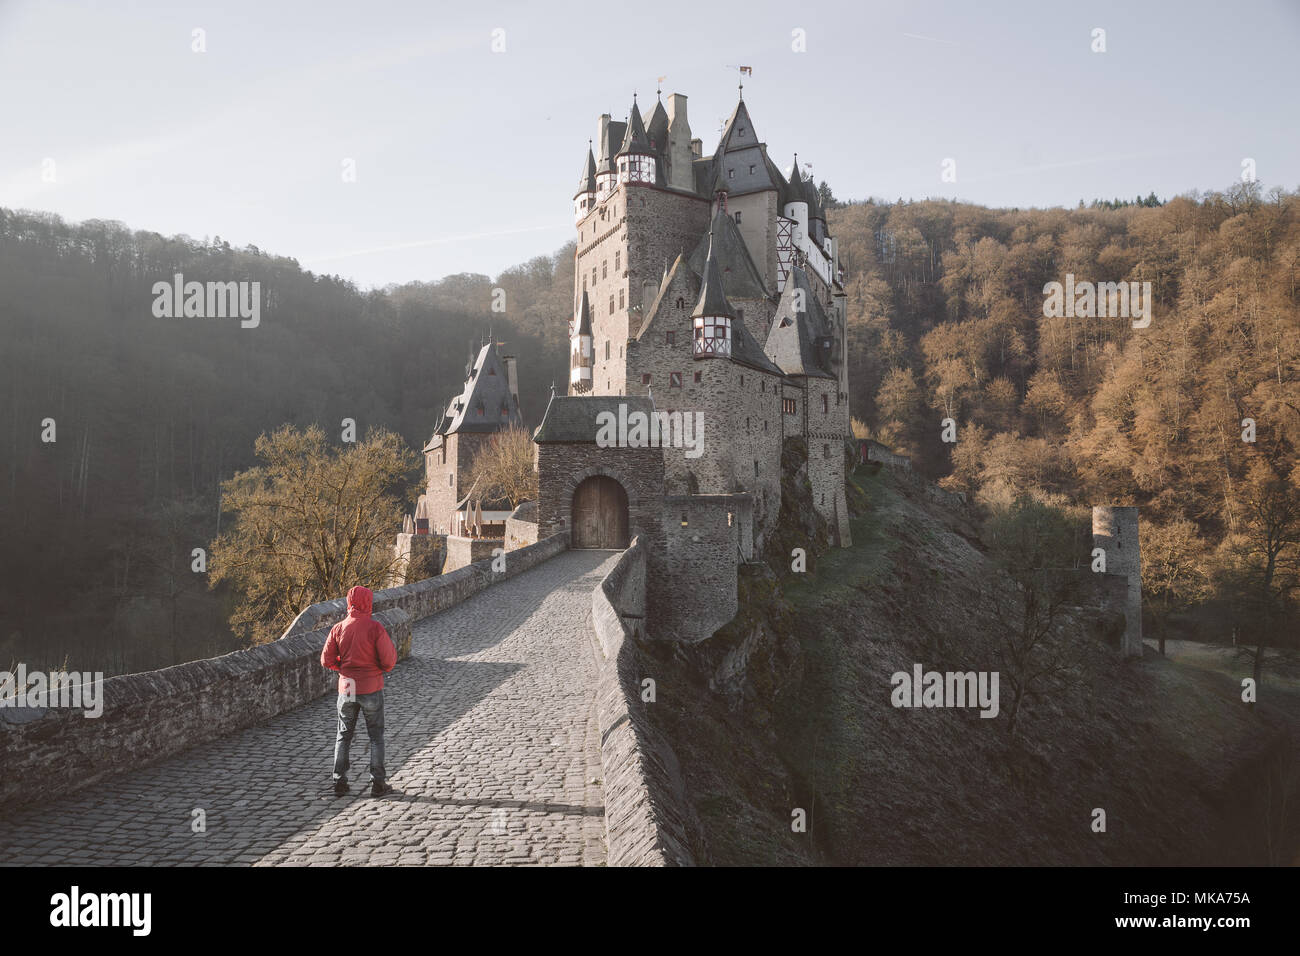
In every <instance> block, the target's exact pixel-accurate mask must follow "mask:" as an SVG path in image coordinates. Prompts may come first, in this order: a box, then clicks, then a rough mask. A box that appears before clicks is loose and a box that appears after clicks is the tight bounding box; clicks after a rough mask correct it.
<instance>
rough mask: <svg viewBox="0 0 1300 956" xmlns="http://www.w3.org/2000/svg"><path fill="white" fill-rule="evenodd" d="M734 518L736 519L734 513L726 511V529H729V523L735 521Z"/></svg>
mask: <svg viewBox="0 0 1300 956" xmlns="http://www.w3.org/2000/svg"><path fill="white" fill-rule="evenodd" d="M735 517H736V514H735V512H733V511H728V512H727V527H728V528H730V527H731V522H732V521H733V520H734V519H735Z"/></svg>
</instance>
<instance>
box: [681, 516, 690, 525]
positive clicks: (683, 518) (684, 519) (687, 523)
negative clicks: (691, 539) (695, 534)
mask: <svg viewBox="0 0 1300 956" xmlns="http://www.w3.org/2000/svg"><path fill="white" fill-rule="evenodd" d="M689 524H690V522H689V521H687V520H686V515H685V513H683V514H682V527H683V528H685V527H686V526H687V525H689Z"/></svg>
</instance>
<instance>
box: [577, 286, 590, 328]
mask: <svg viewBox="0 0 1300 956" xmlns="http://www.w3.org/2000/svg"><path fill="white" fill-rule="evenodd" d="M578 334H579V335H591V305H590V304H589V303H588V302H587V290H586V289H583V290H582V299H581V300H580V301H579V302H578Z"/></svg>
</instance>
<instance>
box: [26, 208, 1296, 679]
mask: <svg viewBox="0 0 1300 956" xmlns="http://www.w3.org/2000/svg"><path fill="white" fill-rule="evenodd" d="M828 199H829V197H828ZM828 205H829V206H831V208H830V211H829V218H830V221H829V226H830V231H831V232H832V234H833V235H836V236H838V237H839V241H840V243H841V246H840V248H841V258H842V261H843V266H844V269H845V277H846V283H847V291H848V294H849V321H850V329H849V335H850V343H849V361H850V387H851V403H852V409H853V414H854V416H855V417H856V418H857V419H859V420H860V423H861V427H862V428H863V429H865V430H867V431H870V432H871V433H872V434H874V435H876V436H877V437H879V438H880V439H881V440H882V441H884V442H885V443H887V444H889V445H891V446H893V447H895V448H897V449H898V450H900V451H903V452H906V453H909V454H912V455H913V456H914V458H915V459H916V461H917V464H918V466H919V467H921V468H922V469H923V470H924V471H926V472H927V473H929V474H930V475H931V476H933V477H940V476H947V477H946V478H945V481H947V482H948V483H950V484H954V485H956V486H958V487H960V488H963V489H965V490H968V491H971V492H973V493H976V494H977V495H978V496H980V497H982V498H984V499H994V500H996V499H1002V500H1005V499H1007V498H1008V497H1010V496H1012V495H1014V494H1015V493H1017V492H1020V491H1030V490H1034V491H1039V492H1046V493H1048V494H1049V495H1057V496H1059V497H1060V498H1061V500H1063V501H1064V500H1068V501H1072V502H1077V503H1083V504H1089V503H1092V502H1103V501H1104V502H1114V503H1124V502H1126V501H1127V502H1131V503H1137V504H1141V505H1143V506H1144V518H1145V519H1147V520H1148V521H1149V522H1151V529H1150V530H1151V532H1152V535H1154V538H1155V539H1159V538H1160V536H1161V535H1162V534H1163V535H1165V537H1166V538H1167V539H1168V541H1167V543H1168V547H1169V549H1171V550H1170V553H1171V554H1174V553H1176V554H1178V555H1183V556H1187V557H1188V560H1189V561H1191V562H1193V563H1194V564H1195V565H1196V567H1195V571H1196V580H1197V581H1198V582H1199V584H1198V587H1199V588H1200V590H1199V591H1198V592H1197V593H1198V594H1199V595H1200V596H1204V594H1205V593H1208V592H1209V591H1212V590H1213V589H1214V588H1215V587H1219V586H1221V585H1222V583H1223V582H1224V581H1229V580H1232V577H1231V575H1230V574H1229V571H1231V570H1233V569H1234V568H1235V569H1236V570H1238V571H1239V570H1241V564H1242V562H1243V561H1247V562H1248V561H1249V560H1250V559H1249V557H1248V556H1246V553H1245V552H1243V551H1242V550H1241V549H1240V548H1238V549H1236V550H1232V548H1231V547H1230V545H1231V543H1232V538H1233V535H1234V534H1237V533H1240V532H1242V531H1243V530H1245V526H1246V524H1248V523H1249V521H1250V520H1251V509H1252V507H1254V505H1255V504H1257V503H1258V501H1259V500H1260V499H1259V494H1260V493H1261V492H1260V489H1261V488H1264V487H1265V485H1267V482H1268V481H1269V480H1270V479H1269V476H1273V477H1274V478H1280V479H1283V480H1289V481H1290V485H1289V487H1291V488H1292V489H1294V481H1295V478H1296V477H1297V476H1296V475H1294V474H1292V472H1291V470H1292V468H1293V467H1294V465H1295V462H1296V450H1297V447H1296V446H1297V440H1298V436H1300V387H1298V385H1297V383H1298V382H1300V197H1298V196H1297V195H1296V194H1294V193H1285V192H1280V191H1276V190H1275V191H1273V192H1271V193H1268V194H1264V193H1263V192H1262V191H1261V190H1260V188H1259V187H1258V186H1257V185H1254V184H1239V185H1238V186H1236V187H1235V188H1233V189H1230V190H1228V191H1227V192H1225V193H1222V194H1220V193H1212V194H1209V195H1206V196H1202V197H1193V198H1185V197H1180V198H1175V199H1173V200H1170V201H1168V202H1167V203H1165V204H1164V205H1157V204H1156V203H1155V201H1154V198H1152V199H1148V200H1142V201H1141V202H1140V203H1135V204H1132V205H1124V204H1120V203H1111V202H1107V203H1104V204H1094V206H1093V207H1092V208H1078V209H1046V210H1028V211H1020V210H994V209H986V208H983V207H979V206H973V205H969V204H962V203H953V202H941V201H926V202H907V203H904V202H898V203H894V204H889V203H878V202H866V203H853V204H848V205H843V204H837V203H834V202H833V200H831V201H828ZM572 253H573V247H572V244H570V245H568V246H566V247H564V248H562V249H560V250H559V251H558V252H557V253H556V254H555V255H553V256H541V257H538V258H536V259H534V260H532V261H531V262H529V263H528V264H526V265H523V266H520V267H517V268H514V269H511V270H508V271H507V272H505V273H503V274H502V275H500V276H498V277H496V279H495V280H493V279H489V278H488V277H487V276H481V275H461V276H452V277H448V278H445V279H442V280H441V281H437V282H416V283H411V284H408V285H405V286H401V287H396V288H390V289H387V290H382V291H370V292H362V291H360V290H358V289H357V288H355V287H354V286H353V285H351V284H350V283H347V282H344V281H341V280H339V279H337V278H331V277H323V276H316V275H313V274H311V273H309V272H306V271H304V270H302V269H301V268H300V267H299V266H298V264H297V263H296V262H295V261H294V260H292V259H287V258H282V257H278V256H273V255H269V254H267V253H264V252H262V251H260V250H258V249H256V248H251V247H250V248H247V249H233V248H231V247H230V246H229V245H228V244H227V243H224V242H222V241H221V240H220V239H214V240H211V241H207V240H205V241H197V240H193V239H190V238H188V237H184V236H180V237H163V236H160V235H157V234H155V233H144V232H131V231H130V230H128V229H126V228H125V227H124V226H123V225H121V224H120V223H116V222H96V221H92V222H86V223H82V224H79V225H71V224H66V223H64V222H62V221H61V220H59V219H58V218H57V217H55V216H51V215H48V214H42V213H30V212H9V211H5V210H0V337H2V338H0V340H2V341H3V343H4V346H3V347H4V356H5V359H6V361H5V363H4V364H5V370H6V375H5V381H4V382H3V384H0V390H3V395H4V400H5V403H6V407H5V414H4V420H3V424H2V426H0V427H3V429H4V431H5V433H6V435H5V438H4V442H5V449H6V455H5V458H6V464H5V474H4V475H3V479H4V484H3V488H0V526H3V527H4V529H5V546H4V547H3V549H0V657H4V658H11V659H15V660H17V659H21V660H25V661H28V662H29V663H32V662H33V660H34V658H36V657H41V658H42V659H43V658H44V656H45V655H46V654H48V653H52V654H56V655H58V656H59V657H60V658H61V657H62V653H64V652H67V653H70V654H72V655H73V663H74V664H78V663H79V664H80V666H82V667H85V668H91V667H96V666H102V667H105V668H106V669H113V670H122V669H139V668H142V667H151V666H160V665H163V664H167V663H171V658H170V656H169V655H174V654H176V653H177V651H176V648H175V640H176V634H177V632H178V631H179V632H181V633H182V634H183V636H184V640H185V642H187V643H186V645H185V647H184V648H183V649H182V651H181V652H180V653H181V656H182V657H192V656H198V655H199V654H204V653H212V652H213V650H214V649H215V648H218V647H221V646H222V642H226V643H227V644H228V643H229V641H230V640H231V639H230V637H229V634H228V632H227V631H226V628H225V623H224V622H225V619H226V617H227V614H226V613H225V612H224V611H223V610H221V609H220V608H215V607H214V606H213V604H212V602H214V601H217V600H218V597H214V596H213V595H211V594H210V593H207V592H205V591H203V589H202V588H201V587H200V588H196V587H194V578H195V577H196V576H194V575H190V574H188V564H187V561H188V554H189V549H190V548H191V547H194V546H199V545H201V544H203V543H206V542H208V541H210V540H212V538H213V537H214V536H215V533H216V531H217V521H218V518H219V516H218V513H217V497H216V490H217V487H218V483H219V481H220V480H221V479H224V478H228V477H230V476H231V475H232V474H233V473H234V472H235V471H236V470H239V469H243V468H247V467H248V466H249V465H251V464H252V463H253V441H254V439H255V438H256V437H257V435H258V434H260V433H261V432H263V431H267V430H269V429H272V428H274V427H275V426H277V425H280V424H282V423H285V422H291V423H296V424H307V423H310V422H319V423H321V424H322V425H324V426H325V427H326V428H327V430H328V431H330V432H331V433H334V434H337V429H338V427H339V422H340V421H341V420H342V419H343V418H345V417H347V418H353V419H355V420H356V422H357V425H358V428H359V430H360V431H362V432H364V430H365V429H366V428H367V427H368V426H370V425H383V426H387V427H389V428H391V429H393V430H395V431H398V432H400V433H401V434H402V435H403V436H404V437H405V438H406V440H407V441H408V442H409V443H410V444H411V446H412V447H417V448H418V447H419V445H420V444H421V443H422V442H423V441H424V440H426V439H427V438H428V436H429V433H430V431H431V429H432V427H433V424H434V422H435V420H436V418H437V416H438V414H439V413H440V411H441V410H442V407H443V403H444V402H445V401H446V400H447V398H448V397H449V396H450V395H451V394H452V393H453V392H455V391H456V390H457V389H458V388H459V387H460V384H461V381H462V378H463V370H464V366H465V361H466V358H467V354H468V352H469V349H470V344H471V342H473V343H478V342H481V341H482V340H483V339H484V338H485V336H487V335H488V332H489V328H490V329H491V334H492V336H493V337H494V338H495V339H496V340H498V341H504V342H506V349H505V350H506V351H507V352H511V353H513V354H515V355H517V356H518V357H519V373H520V391H521V396H520V397H521V401H522V403H523V405H524V410H525V415H526V417H527V418H528V420H529V422H530V423H531V424H535V423H536V422H537V421H538V419H539V418H540V415H541V413H542V410H543V408H544V404H545V400H546V397H547V394H548V392H549V386H550V384H551V382H553V381H554V382H556V383H558V384H560V386H561V387H563V384H564V382H565V381H566V378H567V349H566V344H565V341H564V335H565V319H566V317H567V316H568V314H569V312H570V310H571V308H572V299H571V296H572V288H573V271H572V270H573V262H572ZM177 272H180V273H182V274H183V275H184V277H185V279H186V280H187V281H209V280H212V281H229V280H240V279H246V280H260V281H261V282H262V288H263V299H264V301H265V303H266V304H265V306H264V308H263V311H262V315H261V321H260V324H259V325H258V327H257V328H248V329H245V328H241V327H240V322H239V320H238V319H237V318H228V319H212V318H205V319H197V318H188V319H185V318H181V319H160V318H155V317H154V315H153V312H152V303H153V298H154V296H153V293H152V287H153V283H155V282H157V281H160V280H168V279H170V277H171V276H172V275H173V274H174V273H177ZM1067 273H1068V274H1072V275H1073V276H1074V277H1075V279H1076V280H1077V281H1079V282H1093V283H1099V282H1108V281H1121V280H1129V281H1138V282H1142V281H1149V282H1150V283H1151V286H1152V294H1153V298H1154V303H1153V315H1152V321H1151V324H1150V326H1149V327H1147V328H1145V329H1134V328H1133V327H1132V324H1131V323H1130V322H1129V321H1127V320H1124V319H1118V318H1077V317H1061V318H1046V317H1045V316H1044V308H1043V305H1044V285H1045V284H1046V283H1048V282H1053V281H1058V282H1060V281H1064V280H1065V277H1066V274H1067ZM495 288H500V289H503V290H505V299H504V305H505V311H504V313H501V312H493V311H492V303H493V289H495ZM46 418H53V419H55V421H56V423H57V439H58V440H57V442H56V443H54V444H45V443H42V441H41V422H42V420H43V419H46ZM944 418H952V419H953V420H954V421H955V422H956V423H957V426H958V432H957V437H958V440H957V442H956V443H955V444H949V443H944V442H942V441H941V440H940V437H941V435H940V432H941V426H940V423H941V421H942V419H944ZM1243 418H1251V419H1253V420H1254V421H1255V422H1256V427H1257V440H1256V441H1255V442H1254V443H1246V442H1243V441H1242V438H1241V435H1242V425H1241V421H1242V419H1243ZM415 477H416V476H412V478H413V480H414V478H415ZM1143 533H1144V535H1148V529H1147V528H1146V527H1145V526H1144V532H1143ZM178 555H179V556H180V558H182V559H184V561H185V562H186V563H184V564H183V567H184V569H185V571H186V572H187V573H186V574H178V573H177V570H176V562H177V560H178V557H177V556H178ZM1286 556H1287V555H1286V554H1285V553H1284V554H1283V555H1282V557H1284V558H1285V557H1286ZM1283 571H1284V572H1285V573H1286V574H1293V572H1292V571H1290V570H1287V569H1285V568H1284V569H1283ZM1234 573H1235V572H1234ZM1288 580H1291V581H1293V580H1294V577H1292V578H1290V579H1288ZM1285 583H1286V581H1282V582H1280V584H1285ZM1278 584H1279V582H1275V586H1276V585H1278ZM1202 585H1203V586H1202ZM1189 593H1190V592H1189ZM178 594H179V595H180V596H179V598H178V597H177V595H178ZM1197 599H1199V597H1198V598H1197ZM1189 600H1190V598H1189ZM167 607H170V608H171V610H172V611H175V612H176V614H177V615H179V617H178V618H177V617H176V616H175V615H171V619H170V620H164V618H166V617H168V616H169V614H170V612H168V614H163V610H164V609H165V608H167ZM56 610H57V612H58V614H56V613H55V611H56ZM60 615H61V616H60ZM154 631H165V632H166V637H165V638H164V637H157V638H156V640H155V638H154V637H153V636H151V635H152V634H153V632H154ZM128 638H129V639H128ZM151 641H152V642H153V643H152V644H151ZM114 642H115V643H114ZM101 644H103V645H105V646H108V645H109V644H112V646H115V647H130V648H132V653H131V654H130V655H127V656H126V657H124V658H120V659H119V658H111V656H110V658H111V659H108V660H106V659H105V658H104V657H103V656H102V655H101V656H99V657H98V658H96V656H95V654H96V653H97V652H95V651H94V650H93V649H94V648H96V647H99V646H100V645H101ZM154 645H156V646H154ZM38 648H39V649H42V652H41V653H39V654H38V653H37V651H36V650H35V649H38ZM115 653H117V652H115ZM4 664H5V661H2V660H0V667H3V666H4Z"/></svg>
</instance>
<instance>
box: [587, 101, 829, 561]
mask: <svg viewBox="0 0 1300 956" xmlns="http://www.w3.org/2000/svg"><path fill="white" fill-rule="evenodd" d="M574 215H575V220H576V228H577V239H578V242H577V251H576V258H575V278H574V285H575V288H574V300H575V308H574V315H573V318H572V321H571V323H570V379H569V394H570V395H571V396H615V395H619V396H646V397H650V398H652V399H653V402H654V407H655V409H656V411H657V412H659V413H661V414H662V413H664V412H667V414H669V415H670V416H672V415H676V414H678V413H681V414H682V415H690V414H691V413H697V414H698V415H701V416H702V419H701V420H702V421H703V423H704V426H705V429H706V431H705V433H704V435H703V453H702V454H700V455H698V457H688V456H687V455H686V454H684V453H683V450H682V449H680V448H668V449H666V450H665V453H664V482H665V490H666V492H667V493H668V494H703V495H709V494H748V495H750V496H752V498H753V516H754V530H755V534H756V535H757V538H758V540H759V541H760V542H761V540H762V537H763V534H764V532H765V531H766V529H767V528H768V527H769V526H770V523H771V522H772V521H773V520H775V517H776V514H777V513H778V512H779V510H780V494H781V491H780V477H781V476H780V460H781V448H782V444H783V441H784V440H785V439H786V438H788V437H791V436H800V437H802V438H804V439H806V441H807V443H808V449H809V465H808V471H809V478H810V480H811V482H812V487H813V503H814V505H815V506H816V507H817V508H818V510H819V511H820V512H821V513H822V514H823V515H824V516H825V517H826V518H827V520H828V521H830V523H831V526H832V528H833V530H834V533H835V534H836V535H837V537H838V538H839V539H840V541H841V543H845V544H847V543H848V537H849V527H848V520H847V509H846V506H845V497H844V451H843V443H844V441H845V439H847V438H848V437H849V435H850V428H849V406H848V370H847V362H846V360H845V353H846V332H845V325H846V320H845V302H846V299H845V294H844V288H843V284H842V273H841V270H840V265H839V256H838V250H837V243H836V240H835V238H834V237H832V236H831V235H830V234H829V232H828V230H827V227H826V217H825V212H824V210H823V207H822V203H821V200H820V197H819V195H818V192H817V189H816V187H815V186H814V185H813V183H812V181H811V179H805V178H804V177H803V176H802V175H801V173H800V171H799V164H798V159H797V157H796V158H795V162H794V164H793V166H792V167H791V171H790V175H789V176H788V177H786V176H784V175H782V173H781V171H780V170H779V169H778V168H777V166H776V164H775V163H774V162H773V161H772V159H771V158H770V157H769V156H768V151H767V146H766V145H765V144H764V143H763V142H762V141H761V140H760V139H759V137H758V133H757V131H756V130H755V128H754V124H753V122H752V120H751V119H750V115H749V110H748V108H747V106H746V105H745V102H744V100H743V98H742V99H741V100H740V101H739V102H738V103H737V104H736V108H735V110H734V111H733V112H732V115H731V117H730V118H729V119H728V121H727V123H726V125H725V127H724V130H723V132H722V136H721V139H720V141H719V143H718V146H717V148H716V149H715V150H714V152H713V153H712V155H710V156H705V155H704V154H703V149H702V144H701V141H700V140H699V139H697V138H695V137H694V136H693V135H692V133H691V127H690V123H689V121H688V119H687V111H686V97H685V96H683V95H681V94H678V93H674V94H671V95H670V96H668V98H667V104H666V105H665V103H664V102H663V101H662V100H659V101H656V103H655V105H654V108H653V110H652V111H651V112H650V115H649V118H648V120H643V119H642V116H641V112H640V108H639V106H638V105H637V103H636V102H635V99H634V101H633V103H632V107H631V110H630V112H629V115H628V117H627V119H626V121H624V122H617V121H614V120H612V119H611V118H610V116H609V114H604V115H602V116H601V117H600V119H599V121H598V124H597V130H596V146H595V150H593V149H591V148H588V151H587V156H586V161H585V163H584V165H583V168H582V173H581V175H580V176H579V179H578V189H577V192H576V194H575V196H574Z"/></svg>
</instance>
